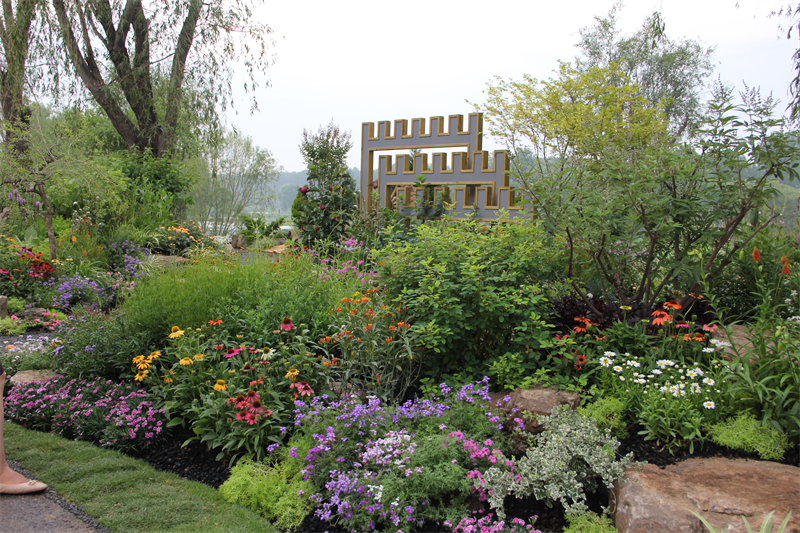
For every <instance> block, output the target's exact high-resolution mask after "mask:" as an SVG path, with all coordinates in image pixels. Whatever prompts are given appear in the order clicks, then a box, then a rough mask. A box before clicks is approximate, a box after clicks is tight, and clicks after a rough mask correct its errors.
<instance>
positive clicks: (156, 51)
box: [53, 0, 272, 158]
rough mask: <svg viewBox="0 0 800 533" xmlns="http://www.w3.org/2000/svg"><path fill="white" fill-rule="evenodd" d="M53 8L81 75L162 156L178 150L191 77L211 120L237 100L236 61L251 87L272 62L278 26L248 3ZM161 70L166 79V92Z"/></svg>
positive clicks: (200, 108)
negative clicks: (258, 18) (262, 19)
mask: <svg viewBox="0 0 800 533" xmlns="http://www.w3.org/2000/svg"><path fill="white" fill-rule="evenodd" d="M53 8H54V10H55V15H56V17H57V20H58V27H59V29H60V34H61V38H62V39H63V42H64V47H65V49H66V52H67V56H68V59H69V62H70V64H71V65H72V67H73V68H74V72H75V74H76V75H77V77H78V78H79V79H80V80H81V82H82V84H83V85H84V87H85V88H86V90H87V91H88V92H89V93H90V94H91V95H92V97H93V98H94V100H95V101H96V102H97V104H98V105H99V106H100V108H101V109H102V110H103V112H104V113H105V114H106V115H107V116H108V118H109V120H110V121H111V123H112V124H113V125H114V128H115V129H116V131H117V133H119V135H120V137H121V138H122V140H123V142H124V143H125V145H126V146H127V147H128V148H129V149H135V150H137V151H139V152H141V153H147V152H149V153H151V154H152V155H153V156H154V157H156V158H160V157H164V156H171V155H172V154H173V153H174V151H175V149H176V131H177V129H178V121H179V118H180V116H181V107H182V105H183V104H184V87H185V85H186V84H187V81H189V82H190V83H191V84H192V87H193V89H194V90H195V91H196V92H197V96H198V98H195V99H193V100H192V103H193V105H194V106H195V109H194V110H193V112H194V113H195V114H196V115H199V116H202V117H203V118H204V120H205V121H206V122H210V123H213V122H216V121H217V120H218V116H217V110H218V109H220V108H222V109H224V108H226V107H227V106H229V105H230V106H232V105H233V102H232V100H231V96H232V86H231V76H232V72H233V70H232V68H233V65H235V64H237V63H240V64H242V65H243V66H244V68H245V70H246V73H247V76H248V79H249V82H247V83H246V84H245V87H244V88H245V90H246V91H250V92H252V91H253V90H255V89H256V88H257V87H258V82H257V79H256V78H257V75H258V74H259V73H262V72H264V71H265V70H266V68H267V66H268V65H269V63H270V61H271V60H272V56H271V54H270V45H271V43H272V41H271V38H270V34H271V32H272V30H271V29H270V28H269V26H267V25H265V24H261V23H258V22H255V21H254V20H255V16H254V13H253V11H252V6H251V4H250V3H249V2H247V1H240V0H231V1H211V2H202V1H201V0H156V1H153V2H148V3H145V2H143V1H142V0H127V1H125V2H115V3H113V4H112V3H111V2H110V1H109V0H97V1H93V2H81V1H78V0H53ZM158 76H164V77H165V78H166V80H167V88H166V91H164V93H165V94H163V95H162V94H159V93H158V92H157V91H155V90H154V85H155V84H154V79H155V78H156V77H158ZM256 105H257V104H256V102H255V100H253V101H252V102H251V110H252V109H255V107H256Z"/></svg>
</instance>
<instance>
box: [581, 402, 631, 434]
mask: <svg viewBox="0 0 800 533" xmlns="http://www.w3.org/2000/svg"><path fill="white" fill-rule="evenodd" d="M578 414H579V415H581V416H585V417H589V418H592V419H593V420H594V423H595V424H596V425H597V429H599V430H600V431H605V430H609V431H610V432H611V434H612V435H614V437H616V438H618V439H624V438H625V437H626V436H627V435H628V431H627V429H626V424H625V404H624V403H623V402H622V400H620V399H619V398H614V397H610V396H606V397H603V398H599V399H598V400H597V401H596V402H594V403H590V404H589V405H587V406H585V407H579V408H578Z"/></svg>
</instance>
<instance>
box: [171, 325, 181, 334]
mask: <svg viewBox="0 0 800 533" xmlns="http://www.w3.org/2000/svg"><path fill="white" fill-rule="evenodd" d="M180 330H181V328H179V327H178V326H172V333H175V332H176V331H180Z"/></svg>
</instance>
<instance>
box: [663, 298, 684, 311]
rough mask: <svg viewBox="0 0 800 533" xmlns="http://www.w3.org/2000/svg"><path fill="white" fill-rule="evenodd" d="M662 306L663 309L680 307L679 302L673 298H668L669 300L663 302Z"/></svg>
mask: <svg viewBox="0 0 800 533" xmlns="http://www.w3.org/2000/svg"><path fill="white" fill-rule="evenodd" d="M664 308H665V309H676V310H677V309H680V308H681V304H679V303H678V302H676V301H675V300H670V301H669V302H665V303H664Z"/></svg>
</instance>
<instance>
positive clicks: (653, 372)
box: [650, 368, 662, 375]
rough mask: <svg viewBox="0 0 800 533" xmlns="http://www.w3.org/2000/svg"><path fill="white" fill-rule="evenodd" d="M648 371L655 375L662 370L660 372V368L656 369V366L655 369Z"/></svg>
mask: <svg viewBox="0 0 800 533" xmlns="http://www.w3.org/2000/svg"><path fill="white" fill-rule="evenodd" d="M650 373H651V374H655V375H659V374H661V373H662V372H661V370H659V369H657V368H656V369H654V370H651V371H650Z"/></svg>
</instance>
